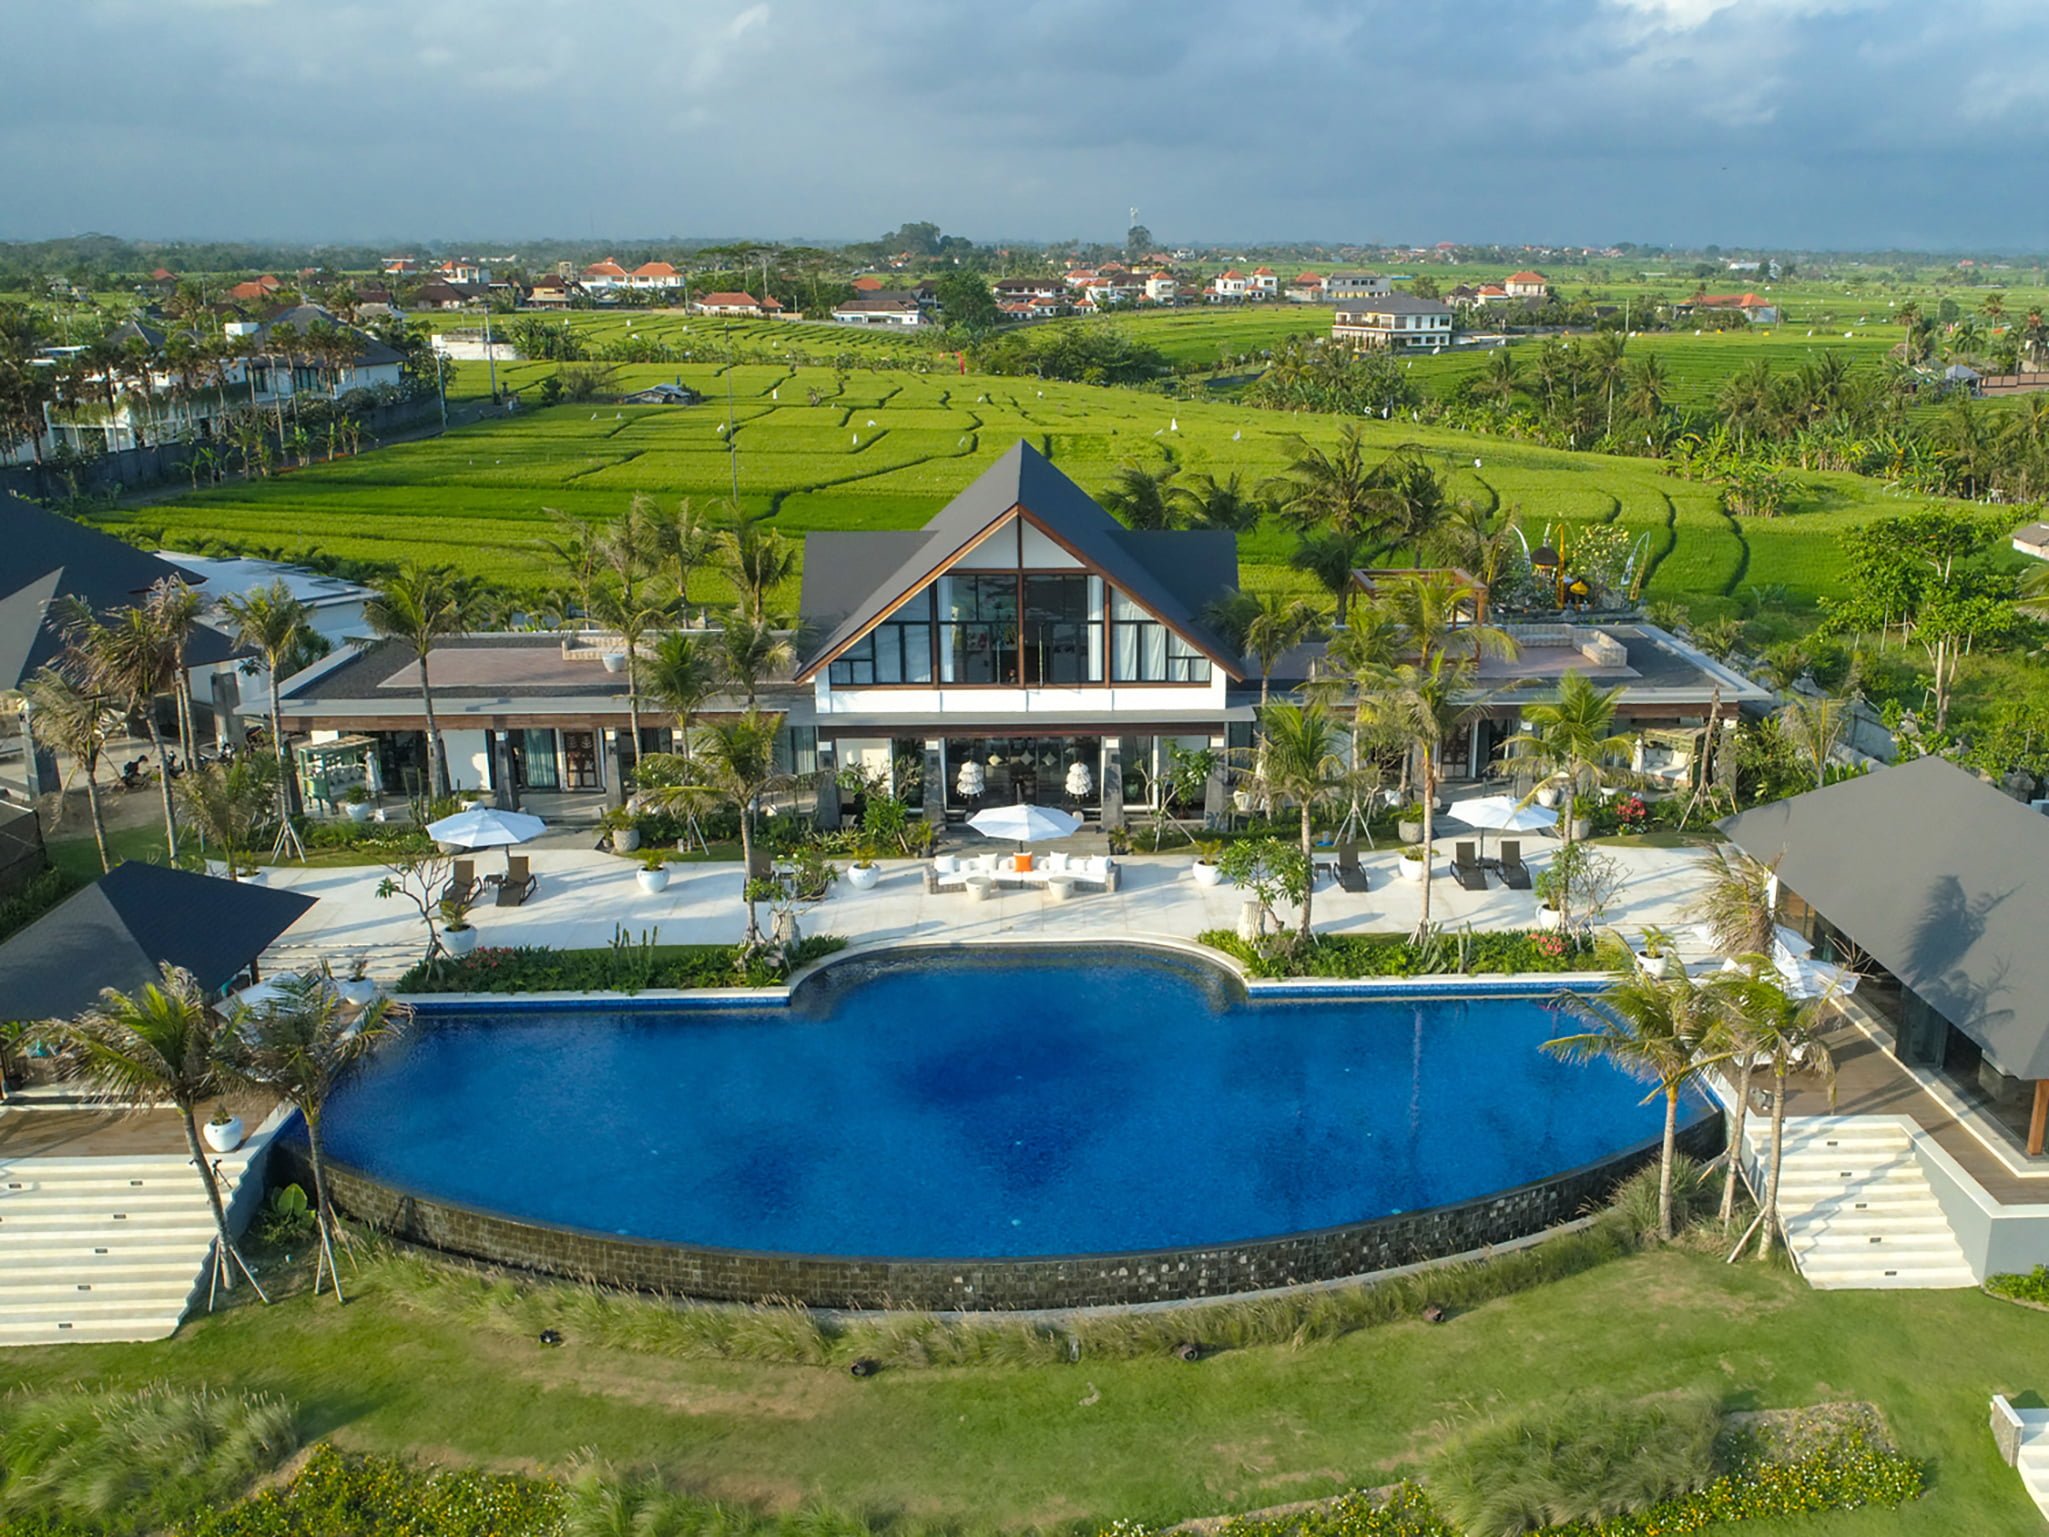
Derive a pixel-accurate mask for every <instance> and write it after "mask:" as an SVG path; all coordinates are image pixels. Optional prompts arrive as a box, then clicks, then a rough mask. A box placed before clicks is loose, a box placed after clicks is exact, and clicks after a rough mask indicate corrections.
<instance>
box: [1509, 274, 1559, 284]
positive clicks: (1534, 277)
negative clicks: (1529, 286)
mask: <svg viewBox="0 0 2049 1537" xmlns="http://www.w3.org/2000/svg"><path fill="white" fill-rule="evenodd" d="M1506 281H1508V282H1510V283H1548V282H1550V281H1551V280H1550V279H1549V278H1547V277H1545V276H1544V274H1543V273H1541V272H1511V273H1510V274H1509V275H1508V277H1507V279H1506Z"/></svg>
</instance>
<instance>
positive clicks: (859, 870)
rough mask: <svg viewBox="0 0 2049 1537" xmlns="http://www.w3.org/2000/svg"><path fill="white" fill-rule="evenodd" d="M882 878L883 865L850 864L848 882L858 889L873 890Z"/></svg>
mask: <svg viewBox="0 0 2049 1537" xmlns="http://www.w3.org/2000/svg"><path fill="white" fill-rule="evenodd" d="M881 879H882V866H881V865H848V866H847V884H848V885H849V886H851V887H853V888H854V890H856V891H873V890H874V889H875V883H876V882H877V881H879V880H881Z"/></svg>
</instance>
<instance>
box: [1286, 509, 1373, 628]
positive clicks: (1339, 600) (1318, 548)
mask: <svg viewBox="0 0 2049 1537" xmlns="http://www.w3.org/2000/svg"><path fill="white" fill-rule="evenodd" d="M1369 549H1370V546H1369V545H1368V543H1367V541H1366V540H1364V539H1362V538H1360V537H1359V536H1358V535H1356V534H1341V533H1338V532H1337V531H1335V530H1333V529H1324V530H1319V531H1317V532H1314V533H1308V534H1302V535H1299V536H1298V537H1297V539H1296V543H1295V553H1294V554H1292V555H1290V556H1289V557H1288V564H1289V565H1291V566H1293V567H1294V568H1295V569H1296V570H1297V571H1303V572H1307V573H1308V574H1309V575H1310V576H1313V577H1315V578H1316V584H1317V585H1318V586H1319V587H1321V588H1322V589H1323V590H1324V591H1325V592H1327V593H1329V594H1330V597H1331V602H1332V603H1333V605H1334V606H1335V607H1336V610H1337V622H1338V623H1339V624H1340V625H1342V624H1343V623H1344V622H1345V615H1346V612H1347V610H1349V609H1350V608H1351V604H1352V590H1353V586H1354V584H1353V581H1352V573H1353V572H1354V571H1356V570H1358V569H1359V567H1360V566H1362V565H1363V564H1365V562H1366V558H1367V555H1368V553H1369Z"/></svg>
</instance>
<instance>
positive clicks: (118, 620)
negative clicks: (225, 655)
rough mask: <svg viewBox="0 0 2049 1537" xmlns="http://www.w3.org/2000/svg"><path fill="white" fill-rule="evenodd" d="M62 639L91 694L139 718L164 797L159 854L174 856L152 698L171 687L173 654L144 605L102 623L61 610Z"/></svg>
mask: <svg viewBox="0 0 2049 1537" xmlns="http://www.w3.org/2000/svg"><path fill="white" fill-rule="evenodd" d="M64 632H65V639H66V641H67V643H68V645H69V648H70V652H71V656H72V659H73V661H74V663H75V664H76V670H77V672H78V674H79V676H80V678H81V679H82V681H83V684H84V686H85V687H86V688H87V689H88V690H89V691H91V692H94V693H98V694H103V695H105V696H107V697H108V698H111V699H115V700H118V701H120V703H121V706H122V708H123V709H124V710H125V711H126V713H127V714H129V715H132V716H139V717H140V718H141V720H142V726H143V730H144V731H145V732H146V733H147V734H148V736H149V745H150V747H151V748H152V749H153V750H154V751H155V753H156V760H157V768H158V770H159V772H158V775H157V790H158V792H159V793H160V794H161V795H162V797H163V806H164V851H165V853H166V854H167V855H168V856H169V857H170V859H171V860H172V861H173V862H174V863H175V862H176V860H177V858H178V814H177V812H176V811H175V810H173V809H172V806H171V775H170V765H169V764H168V763H166V762H165V760H164V736H163V732H162V731H161V730H160V729H159V728H158V726H157V716H156V701H157V696H158V695H159V694H161V693H163V692H164V691H165V690H166V689H168V688H170V686H171V672H172V666H173V659H174V657H175V654H176V653H175V652H174V650H173V648H172V643H171V639H170V637H169V636H167V635H166V634H164V632H163V628H162V626H161V625H159V624H158V622H157V617H156V615H155V613H154V612H153V611H152V610H151V609H149V608H148V607H142V608H123V609H117V610H116V611H115V612H114V613H113V615H112V616H111V617H109V618H106V619H102V618H101V617H100V616H99V615H97V614H95V613H93V612H92V610H91V609H89V608H87V607H86V606H85V605H84V604H83V603H80V602H77V601H73V602H72V603H71V604H70V605H69V607H68V609H67V610H66V617H65V620H64Z"/></svg>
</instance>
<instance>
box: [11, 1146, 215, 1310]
mask: <svg viewBox="0 0 2049 1537" xmlns="http://www.w3.org/2000/svg"><path fill="white" fill-rule="evenodd" d="M252 1156H254V1150H253V1149H252V1148H250V1147H248V1146H246V1145H245V1146H244V1147H243V1148H242V1149H241V1150H240V1151H237V1152H234V1153H229V1154H224V1155H222V1156H220V1157H219V1158H217V1159H216V1160H215V1161H216V1163H217V1164H218V1166H219V1171H220V1179H221V1186H222V1189H221V1196H222V1199H223V1201H231V1200H232V1199H233V1195H234V1192H235V1190H236V1188H237V1187H238V1186H239V1185H240V1183H241V1180H242V1176H243V1174H244V1173H245V1172H246V1171H247V1170H248V1168H249V1163H250V1160H251V1158H252ZM213 1239H214V1225H213V1214H212V1212H211V1211H210V1210H209V1209H208V1207H207V1204H206V1192H205V1190H204V1189H203V1188H202V1187H201V1185H200V1183H199V1176H198V1175H197V1174H196V1173H194V1172H193V1169H192V1163H191V1160H190V1159H189V1158H186V1157H184V1156H183V1155H180V1154H171V1153H154V1154H138V1155H134V1156H128V1157H94V1158H16V1159H9V1160H0V1345H50V1344H59V1343H63V1342H65V1341H72V1340H88V1341H108V1340H155V1339H163V1338H164V1337H165V1336H167V1335H169V1334H170V1333H171V1332H172V1331H173V1330H175V1329H176V1328H177V1327H178V1322H179V1320H180V1319H182V1318H183V1317H184V1316H185V1310H186V1308H187V1307H188V1306H189V1305H190V1304H191V1302H192V1301H193V1300H194V1299H195V1298H196V1297H203V1296H204V1293H205V1287H206V1281H207V1261H208V1256H209V1255H210V1253H211V1252H212V1248H213Z"/></svg>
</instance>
